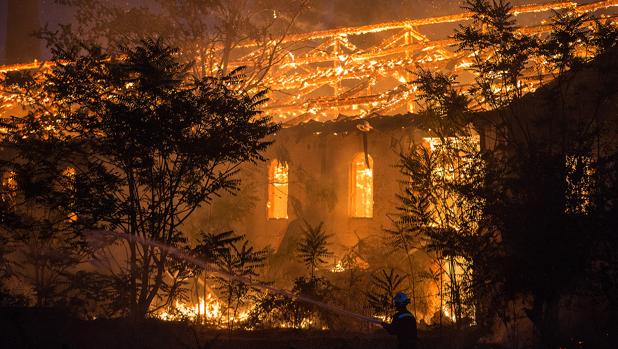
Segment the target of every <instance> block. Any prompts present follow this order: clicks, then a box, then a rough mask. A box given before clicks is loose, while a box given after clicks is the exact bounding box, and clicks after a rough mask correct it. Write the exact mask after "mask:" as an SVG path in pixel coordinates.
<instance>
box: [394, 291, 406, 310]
mask: <svg viewBox="0 0 618 349" xmlns="http://www.w3.org/2000/svg"><path fill="white" fill-rule="evenodd" d="M393 304H395V306H396V307H401V306H405V305H408V304H410V298H408V296H407V295H406V294H405V293H403V292H397V294H396V295H395V297H393Z"/></svg>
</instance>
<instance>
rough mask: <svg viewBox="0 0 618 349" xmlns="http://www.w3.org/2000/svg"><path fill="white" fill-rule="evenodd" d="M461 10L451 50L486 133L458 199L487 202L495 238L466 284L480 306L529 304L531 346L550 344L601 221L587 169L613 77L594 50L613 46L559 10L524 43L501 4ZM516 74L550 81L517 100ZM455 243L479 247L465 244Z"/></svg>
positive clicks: (483, 219) (584, 20)
mask: <svg viewBox="0 0 618 349" xmlns="http://www.w3.org/2000/svg"><path fill="white" fill-rule="evenodd" d="M467 4H468V5H467V7H468V8H469V9H470V10H471V11H473V12H474V13H475V14H474V16H473V21H472V23H471V24H470V25H466V26H462V27H460V29H459V30H458V31H457V32H456V34H455V38H456V39H457V40H459V44H458V46H459V50H462V51H465V52H469V53H470V54H471V55H472V57H473V61H472V65H471V67H470V68H471V70H472V72H473V73H475V75H476V77H475V83H474V86H473V88H472V90H471V95H472V97H473V98H474V100H476V101H477V103H476V108H477V111H479V112H480V111H487V112H486V113H482V114H479V116H480V117H479V118H477V121H476V122H475V124H476V125H477V126H479V128H480V131H481V132H482V133H483V134H484V145H485V149H484V150H485V151H484V152H483V153H482V159H483V161H484V173H483V174H482V176H481V177H480V178H479V180H478V181H477V183H480V184H481V185H476V186H475V185H465V186H463V187H461V188H460V189H459V190H458V191H459V192H460V193H463V194H464V196H465V197H467V200H471V199H472V201H477V202H481V203H482V202H487V203H491V205H485V206H483V209H482V210H481V212H482V215H481V216H479V217H478V220H477V224H479V227H480V228H481V231H482V232H483V234H481V235H479V236H481V237H483V236H491V235H494V236H495V239H494V241H491V240H490V241H488V242H489V243H490V244H489V246H491V245H495V247H496V249H495V251H496V252H497V253H495V254H493V255H490V256H492V258H491V259H487V258H485V259H484V260H485V261H487V262H492V261H493V263H491V264H490V263H482V262H481V263H479V261H478V260H474V264H473V266H474V279H475V281H474V283H475V284H481V285H493V286H494V288H495V290H494V292H492V293H490V294H488V297H487V298H485V299H486V300H488V302H489V303H491V304H493V305H495V308H496V309H503V310H504V309H506V305H507V304H508V303H509V302H515V301H516V300H521V299H522V298H521V297H528V299H529V300H530V302H528V303H527V306H528V308H527V309H526V315H527V316H528V318H529V319H530V320H531V321H532V323H533V324H534V326H535V329H536V330H537V333H538V335H539V337H538V339H539V340H540V342H541V344H542V345H545V346H555V345H557V341H558V338H557V333H558V328H559V326H560V322H559V317H558V314H559V310H560V306H559V305H560V302H561V301H562V300H563V299H564V298H565V297H567V296H577V295H578V293H580V292H582V291H583V290H584V289H586V288H587V287H585V286H583V285H584V284H585V283H586V282H585V280H586V270H588V267H587V265H588V263H593V264H596V262H593V261H595V258H593V257H592V255H591V253H592V252H593V251H594V248H593V246H594V244H595V243H593V241H597V238H596V237H595V236H596V235H597V234H598V233H599V229H598V227H597V226H596V223H594V221H595V220H599V219H601V218H600V217H602V216H604V214H601V212H599V211H597V208H598V207H607V203H608V202H610V201H611V198H609V197H608V196H607V195H605V194H601V193H599V192H597V189H595V187H596V185H597V184H593V183H608V182H609V183H611V180H610V179H611V176H608V173H607V172H604V171H597V170H596V169H597V168H600V167H604V166H605V165H601V164H605V163H608V164H609V163H611V162H612V161H611V160H610V159H612V158H613V156H615V147H614V146H613V145H610V144H609V143H611V142H610V141H609V139H610V138H611V137H612V136H610V134H611V132H612V131H610V132H607V130H610V129H611V130H613V129H614V126H610V125H614V123H612V121H610V120H609V119H608V115H611V113H609V114H608V113H607V109H604V108H607V106H608V105H611V102H609V101H610V100H611V99H612V98H614V97H612V96H614V95H615V91H616V84H615V83H614V82H612V80H611V79H613V77H612V76H613V75H615V74H613V73H602V74H599V72H601V71H603V72H610V71H613V69H609V65H608V64H611V63H609V62H613V61H614V60H615V54H613V53H612V50H608V51H605V50H603V49H601V48H600V47H599V43H600V42H603V43H604V44H603V45H605V46H607V47H615V45H616V43H615V38H616V36H615V35H614V34H612V33H613V32H614V31H615V29H611V26H607V25H606V24H602V25H600V26H599V25H597V26H596V27H595V28H593V30H590V29H589V28H588V23H589V22H590V18H588V17H586V16H583V15H573V14H571V13H569V12H568V11H566V13H556V14H555V16H554V18H553V20H552V31H551V32H550V33H549V34H548V35H547V36H546V37H539V38H535V39H533V38H529V37H526V36H525V35H523V34H521V33H518V32H516V26H515V22H514V20H513V18H512V15H511V14H510V13H509V11H510V5H509V4H508V3H503V2H502V1H494V2H489V1H486V0H474V1H468V3H467ZM604 51H605V52H604ZM601 52H604V53H603V55H601V56H598V57H597V58H595V59H594V60H593V57H594V55H595V54H596V53H601ZM529 53H531V54H532V55H531V58H528V57H526V55H527V54H529ZM612 57H614V58H612ZM544 62H547V63H544ZM526 70H533V71H537V72H539V79H538V80H539V81H541V82H542V81H543V78H544V77H545V76H548V75H549V76H551V77H554V78H555V79H554V80H553V81H552V82H551V83H549V84H547V85H546V86H543V87H541V88H540V89H539V90H538V91H537V93H536V95H535V96H525V95H524V94H525V93H526V92H528V91H529V89H528V88H527V87H526V86H529V84H526V83H525V79H524V78H523V76H524V74H523V72H524V71H526ZM606 75H607V76H606ZM610 75H611V76H610ZM578 91H586V92H585V93H584V94H580V93H579V92H578ZM603 110H605V111H603ZM602 173H603V174H602ZM472 184H473V183H472ZM596 195H599V196H596ZM590 197H596V198H597V199H598V198H600V197H603V199H600V200H601V201H600V202H603V204H599V206H595V205H594V204H592V202H591V201H590ZM597 203H598V202H597ZM610 206H611V205H610ZM595 207H597V208H595ZM599 215H600V216H599ZM456 242H457V241H452V242H450V243H449V244H448V245H451V246H457V244H456ZM460 242H462V243H464V242H466V243H472V242H476V244H477V245H479V246H484V245H483V244H480V243H479V242H478V241H477V240H475V239H467V240H464V241H460ZM461 246H466V245H465V244H464V245H461ZM490 251H491V250H490ZM565 256H568V257H566V258H565ZM481 261H483V259H481ZM609 264H611V262H610V263H608V265H609ZM490 266H492V268H489V267H490ZM479 268H480V270H479ZM593 269H594V268H593ZM522 295H523V296H522ZM500 313H502V315H503V316H509V315H505V314H507V312H503V311H502V310H501V311H500ZM510 315H512V314H510ZM503 319H504V321H505V322H506V321H509V320H508V319H506V317H503Z"/></svg>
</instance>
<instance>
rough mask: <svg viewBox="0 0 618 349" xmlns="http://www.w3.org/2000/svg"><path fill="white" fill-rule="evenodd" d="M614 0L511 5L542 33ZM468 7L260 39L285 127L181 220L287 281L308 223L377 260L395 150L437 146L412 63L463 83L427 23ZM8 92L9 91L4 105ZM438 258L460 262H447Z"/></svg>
mask: <svg viewBox="0 0 618 349" xmlns="http://www.w3.org/2000/svg"><path fill="white" fill-rule="evenodd" d="M617 5H618V1H615V0H610V1H595V2H590V3H587V4H577V3H574V2H552V3H548V4H541V5H536V4H534V5H533V4H531V5H523V6H519V7H515V8H514V9H513V13H514V14H515V15H517V16H528V17H526V18H527V19H526V22H527V23H528V24H527V25H525V26H523V27H521V28H519V29H518V30H519V32H520V33H525V34H538V35H542V34H543V33H546V32H547V31H549V30H550V29H551V28H550V26H549V25H548V24H546V23H545V22H544V20H545V19H544V17H543V18H542V19H539V17H538V15H539V14H547V13H549V11H551V10H567V11H571V12H573V13H575V14H584V13H591V12H594V11H603V10H607V9H609V8H612V7H614V6H617ZM471 16H472V15H471V14H470V13H459V14H455V15H448V16H441V17H431V18H421V19H413V20H406V21H397V22H388V23H380V24H375V25H366V26H360V27H352V28H338V29H330V30H323V31H319V32H310V33H302V34H290V35H288V36H286V37H284V38H282V39H281V40H280V41H279V42H272V43H271V42H268V43H266V45H267V47H271V46H274V45H280V46H279V47H280V49H278V50H277V51H276V59H275V60H274V61H275V62H276V63H273V64H272V65H271V66H269V67H268V69H267V73H266V74H265V75H264V77H263V79H262V80H261V82H260V83H261V86H260V87H267V88H269V89H270V90H271V92H270V94H269V97H270V100H269V101H268V103H267V104H266V105H265V106H264V113H265V114H267V115H269V116H271V117H272V118H273V120H274V121H276V122H280V123H281V124H282V125H283V126H284V127H283V128H282V129H281V130H280V131H278V133H277V134H276V135H275V136H274V139H273V141H274V144H273V145H272V146H271V147H270V148H269V149H268V151H267V153H266V154H265V156H266V158H267V161H266V162H264V163H260V164H258V165H256V166H252V165H247V166H245V167H244V168H243V169H242V171H241V175H240V177H241V180H242V187H241V191H240V193H238V195H224V196H223V197H221V198H219V199H217V200H215V201H214V202H212V203H211V204H210V205H207V206H204V207H202V208H201V209H200V210H198V211H196V212H195V214H194V215H193V216H192V218H191V219H190V220H189V221H187V222H186V223H185V227H186V230H187V231H188V232H192V233H194V235H195V236H193V237H196V236H197V234H198V233H199V232H202V231H207V232H216V231H224V230H227V229H233V230H234V231H236V232H238V233H241V234H246V236H247V238H248V239H249V240H250V241H252V242H253V243H254V244H255V245H257V246H258V247H267V246H269V247H270V248H271V249H272V250H273V254H274V255H275V256H276V257H277V258H278V261H277V263H279V264H278V265H277V267H276V268H275V269H278V270H275V271H273V272H272V274H273V276H276V278H277V279H278V280H283V281H284V282H283V283H284V284H285V282H287V284H288V285H289V283H290V282H291V279H292V278H293V277H295V276H296V274H295V273H298V271H297V270H296V271H295V270H294V269H293V267H289V266H287V265H288V264H293V263H289V262H290V261H292V260H294V256H295V251H296V247H297V245H298V241H299V239H300V237H301V235H302V233H303V229H304V228H305V225H306V224H311V225H315V224H318V223H320V222H322V223H323V224H324V226H325V229H326V230H327V231H328V232H329V233H330V234H332V237H331V241H330V242H331V250H332V251H333V252H334V254H333V255H332V256H331V259H332V260H331V262H330V265H328V267H326V268H325V269H326V271H327V272H328V271H331V272H342V271H345V270H346V266H344V264H343V263H342V260H343V259H344V257H346V256H347V255H350V251H353V252H354V259H353V261H354V264H355V266H356V267H357V268H359V269H368V268H371V267H374V266H375V264H376V263H375V259H376V256H379V258H386V257H388V256H386V257H385V255H388V254H389V253H390V251H381V252H382V253H381V254H380V251H376V250H380V249H381V248H379V247H378V248H376V246H382V243H381V240H382V239H383V236H384V231H385V230H386V229H390V228H392V225H393V222H392V215H394V214H396V213H397V205H398V202H397V198H396V196H395V194H396V193H399V192H400V191H401V189H402V188H401V186H402V185H405V184H402V181H405V178H402V174H401V171H400V169H399V168H398V167H397V164H398V163H399V159H400V154H401V153H405V152H407V151H408V150H409V149H410V147H411V146H412V145H413V144H416V145H419V144H422V145H424V146H425V147H426V148H429V149H432V150H433V148H434V147H435V146H436V142H435V140H433V139H432V137H434V134H433V133H432V130H430V129H427V128H424V127H423V126H421V125H419V123H418V122H417V115H416V114H415V113H414V112H415V111H416V108H417V104H416V103H415V101H416V99H417V97H418V93H417V92H418V86H416V84H415V83H414V80H415V77H414V74H413V73H412V72H413V71H416V70H418V69H424V70H428V71H443V72H447V73H454V74H459V75H460V76H461V78H462V79H463V82H464V84H463V87H464V88H467V85H466V82H470V81H472V80H473V78H474V75H473V74H471V73H470V72H469V71H468V70H467V68H468V67H470V65H471V64H473V62H472V58H471V56H470V54H469V53H468V52H465V51H456V50H454V49H453V47H452V45H453V44H454V43H455V40H454V39H451V38H434V37H430V35H426V34H423V32H424V30H425V29H426V28H430V27H431V26H441V25H449V24H453V23H455V24H457V23H460V22H463V21H466V20H469V19H470V18H471ZM605 19H606V20H607V21H609V22H613V21H614V20H615V16H614V15H611V14H609V15H607V16H606V17H605ZM590 23H592V22H591V21H590ZM257 45H258V44H257V43H253V42H248V43H246V44H244V45H239V46H238V47H236V48H235V50H236V51H235V52H234V55H233V56H234V59H233V60H231V61H230V62H229V68H230V69H232V68H236V67H241V66H249V69H251V67H252V66H253V65H255V60H256V57H257V56H259V55H260V51H259V50H257V49H256V46H257ZM269 45H270V46H269ZM46 64H54V63H53V62H52V63H46ZM39 68H45V66H42V65H41V64H40V63H24V64H16V65H7V66H3V67H0V72H1V73H6V72H10V71H15V70H23V69H39ZM524 75H525V76H524V79H522V80H521V81H519V82H518V83H520V84H521V86H522V88H523V89H524V90H525V91H526V92H533V91H535V90H536V89H537V88H538V87H539V86H540V85H541V84H543V83H547V82H548V81H550V80H551V79H552V78H553V76H552V75H551V72H538V71H536V70H528V71H526V72H525V74H524ZM531 98H533V97H531ZM10 103H11V101H10V99H7V101H6V102H5V105H4V106H5V107H8V106H9V104H10ZM11 110H15V109H10V108H7V109H6V110H5V114H6V113H9V112H10V111H11ZM479 131H483V130H479ZM490 131H491V130H490ZM480 133H481V134H480V135H477V136H479V137H478V143H479V147H481V148H483V149H488V148H490V147H491V146H492V144H491V140H488V137H487V135H486V134H484V133H483V132H480ZM442 171H443V172H446V171H445V170H444V169H443V170H442ZM7 178H10V177H7ZM6 182H7V183H9V182H10V179H7V181H6ZM11 185H14V183H13V184H11ZM407 253H408V254H409V255H412V256H413V257H414V263H415V264H414V265H413V266H414V267H417V266H418V265H431V263H433V261H432V260H431V259H430V258H429V257H427V256H425V255H424V254H423V253H421V252H419V251H418V248H416V249H415V248H412V247H411V248H410V249H409V250H408V251H407ZM399 262H401V261H399ZM410 263H411V264H412V262H410ZM395 266H397V265H395ZM439 267H440V268H439V269H444V271H445V272H446V273H450V274H453V275H456V274H458V271H457V266H456V265H455V264H452V265H450V266H449V267H446V266H439ZM447 269H448V270H447ZM420 284H422V283H421V282H419V284H417V285H416V287H418V288H419V290H418V292H419V294H418V297H419V299H421V298H423V299H424V300H423V302H424V305H423V306H422V307H421V305H420V303H421V301H420V300H419V311H418V313H417V315H418V317H419V318H420V319H423V320H425V321H427V322H429V321H431V320H432V316H433V315H434V313H436V312H439V313H444V315H445V316H446V317H449V318H451V317H453V314H452V313H453V312H452V310H451V309H448V307H445V308H444V309H439V308H440V305H441V303H442V300H441V299H440V301H439V302H438V301H437V300H436V298H437V297H441V295H438V294H436V292H437V290H436V289H435V287H433V286H430V285H429V282H426V285H425V286H424V288H423V287H421V286H419V285H420ZM286 286H287V285H286ZM201 287H203V288H204V289H205V286H204V285H202V286H201ZM412 287H414V285H413V286H412ZM420 289H422V290H420ZM440 293H441V292H440ZM194 303H195V305H193V306H189V307H188V308H190V309H189V311H188V312H193V313H194V314H196V316H206V317H216V316H219V315H220V309H219V307H218V305H217V304H218V303H217V302H216V301H213V300H212V297H211V296H210V294H208V296H206V295H203V296H201V297H200V296H199V295H198V296H197V299H194ZM415 306H416V304H415ZM177 307H178V308H181V307H183V305H182V304H179V305H178V306H177ZM185 308H187V307H185ZM421 308H422V309H421ZM415 310H416V309H415Z"/></svg>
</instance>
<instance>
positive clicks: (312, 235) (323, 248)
mask: <svg viewBox="0 0 618 349" xmlns="http://www.w3.org/2000/svg"><path fill="white" fill-rule="evenodd" d="M323 227H324V223H323V222H320V224H318V225H317V226H312V225H310V224H309V223H307V222H305V230H304V234H303V237H302V238H301V240H300V241H299V243H298V247H297V255H298V257H299V258H300V260H301V261H302V262H303V263H304V264H305V266H306V267H307V268H308V269H309V270H310V272H311V278H314V277H315V271H316V269H317V268H318V267H320V266H321V265H323V264H326V263H327V262H328V261H327V260H326V259H325V258H327V257H330V256H331V255H332V253H331V252H330V251H329V250H328V247H327V246H328V243H329V242H328V239H329V238H330V237H331V235H328V234H326V231H324V230H323Z"/></svg>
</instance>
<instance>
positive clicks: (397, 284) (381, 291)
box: [365, 269, 405, 319]
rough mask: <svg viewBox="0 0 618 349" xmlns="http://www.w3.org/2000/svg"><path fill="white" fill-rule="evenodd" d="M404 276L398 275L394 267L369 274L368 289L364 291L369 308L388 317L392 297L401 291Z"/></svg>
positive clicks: (390, 310) (391, 309) (391, 306)
mask: <svg viewBox="0 0 618 349" xmlns="http://www.w3.org/2000/svg"><path fill="white" fill-rule="evenodd" d="M404 279H405V277H403V276H401V275H399V274H398V273H397V272H396V271H395V270H394V269H390V270H389V271H388V272H387V271H386V270H384V269H382V270H380V272H379V273H377V275H376V274H372V275H371V281H370V286H369V291H367V292H365V295H366V296H367V301H368V303H369V307H370V308H371V310H373V311H374V312H375V314H376V315H379V316H382V317H383V318H385V319H386V318H388V317H389V316H390V315H391V313H392V311H393V309H394V306H393V297H394V296H395V293H397V292H398V291H402V290H403V289H404V288H403V287H402V285H401V284H402V282H403V280H404Z"/></svg>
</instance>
